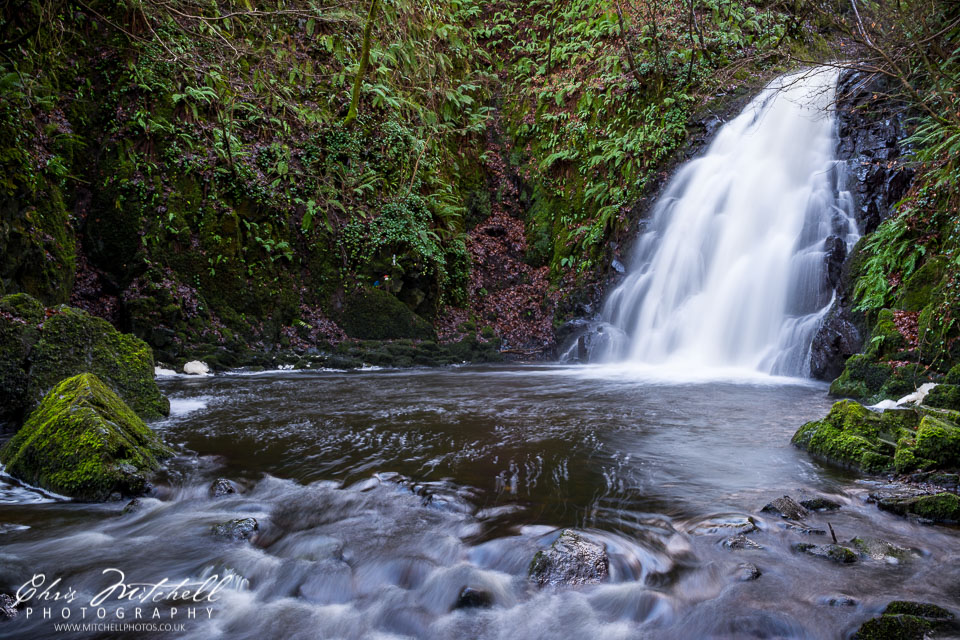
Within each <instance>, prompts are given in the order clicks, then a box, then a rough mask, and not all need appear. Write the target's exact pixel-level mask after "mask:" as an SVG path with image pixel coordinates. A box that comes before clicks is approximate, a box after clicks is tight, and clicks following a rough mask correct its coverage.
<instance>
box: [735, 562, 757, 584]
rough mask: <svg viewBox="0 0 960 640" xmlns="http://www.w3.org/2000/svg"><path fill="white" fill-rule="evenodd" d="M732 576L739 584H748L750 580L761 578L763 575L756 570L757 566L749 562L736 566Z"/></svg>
mask: <svg viewBox="0 0 960 640" xmlns="http://www.w3.org/2000/svg"><path fill="white" fill-rule="evenodd" d="M733 575H734V577H735V578H736V579H737V580H739V581H740V582H750V581H751V580H756V579H757V578H759V577H760V576H762V575H763V573H762V572H761V571H760V569H758V568H757V565H755V564H751V563H749V562H742V563H740V564H738V565H737V568H736V570H735V571H734V573H733Z"/></svg>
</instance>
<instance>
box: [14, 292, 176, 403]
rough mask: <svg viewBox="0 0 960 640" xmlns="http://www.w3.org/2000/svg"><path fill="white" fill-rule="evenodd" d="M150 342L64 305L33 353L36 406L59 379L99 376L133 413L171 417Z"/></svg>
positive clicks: (45, 327)
mask: <svg viewBox="0 0 960 640" xmlns="http://www.w3.org/2000/svg"><path fill="white" fill-rule="evenodd" d="M153 369H154V364H153V352H152V351H151V349H150V347H149V346H148V345H147V343H145V342H143V341H142V340H140V339H139V338H136V337H134V336H132V335H129V334H124V333H120V332H119V331H117V330H116V329H114V328H113V327H112V326H111V325H110V323H109V322H107V321H106V320H103V319H102V318H97V317H95V316H91V315H90V314H88V313H86V312H85V311H81V310H79V309H73V308H70V307H60V308H58V309H57V310H56V313H54V314H53V315H52V316H51V317H50V318H48V319H47V321H46V322H45V323H44V325H43V331H42V333H41V336H40V340H39V341H38V342H37V343H36V344H35V345H34V347H33V351H32V353H31V355H30V383H29V394H30V397H31V400H32V401H34V402H36V401H37V400H39V399H40V398H41V397H43V394H45V393H46V392H47V391H49V390H50V389H51V388H52V387H53V386H54V385H55V384H57V383H58V382H59V381H61V380H63V379H64V378H67V377H69V376H75V375H77V374H80V373H88V372H89V373H94V374H96V375H97V376H99V377H100V378H101V379H102V380H103V381H104V382H106V383H107V384H108V385H110V387H112V388H113V389H114V390H115V391H116V392H117V394H119V395H120V397H121V398H123V400H124V402H126V403H127V404H128V405H130V407H132V408H133V410H134V411H136V412H137V414H139V415H140V416H141V417H142V418H144V419H146V420H149V419H152V418H158V417H160V416H164V415H167V414H169V413H170V402H169V401H168V400H167V399H166V398H165V397H164V396H163V395H162V394H161V393H160V389H159V388H158V387H157V383H156V381H155V380H154V376H153Z"/></svg>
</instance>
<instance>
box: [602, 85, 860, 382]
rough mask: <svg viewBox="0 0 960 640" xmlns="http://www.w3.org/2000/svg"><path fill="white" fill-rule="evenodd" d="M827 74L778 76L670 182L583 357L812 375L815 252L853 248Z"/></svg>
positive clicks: (823, 295) (820, 263) (822, 298)
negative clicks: (830, 245)
mask: <svg viewBox="0 0 960 640" xmlns="http://www.w3.org/2000/svg"><path fill="white" fill-rule="evenodd" d="M836 80H837V71H836V70H824V69H818V70H815V71H808V72H804V73H801V74H796V75H792V76H786V77H783V78H780V79H778V80H776V81H775V82H773V83H772V84H771V85H770V86H768V87H767V88H766V89H765V90H764V91H762V92H761V93H760V94H759V95H758V96H757V97H756V98H755V99H754V100H753V101H752V102H751V103H750V104H749V105H748V106H747V107H746V108H745V109H744V110H743V112H742V113H741V114H740V115H739V116H738V117H737V118H735V119H734V120H732V121H731V122H729V123H728V124H726V125H725V126H723V128H721V129H720V131H719V132H718V134H717V136H716V138H715V140H714V141H713V142H712V143H711V144H710V146H709V148H708V149H707V150H706V152H705V153H704V154H703V155H702V157H700V158H697V159H695V160H693V161H691V162H689V163H687V164H686V165H684V166H683V167H682V168H681V169H680V170H679V171H678V172H677V174H676V175H675V176H674V178H673V179H672V181H671V183H670V184H669V185H668V187H667V189H666V191H665V192H664V194H663V196H662V197H661V198H660V199H659V200H658V201H657V203H656V205H655V206H654V208H653V211H652V212H651V216H650V220H649V222H648V225H647V227H646V228H645V229H644V231H643V233H642V235H641V236H640V238H639V240H638V246H637V247H636V248H635V251H634V260H633V264H632V267H631V269H630V272H629V273H628V275H627V277H626V278H625V279H624V281H623V282H622V283H621V284H620V286H619V287H617V289H616V290H615V291H613V293H612V294H611V295H610V296H609V298H608V299H607V301H606V304H605V305H604V308H603V318H602V319H603V323H601V324H600V325H599V326H597V327H596V328H595V330H594V332H592V333H591V335H590V338H591V342H592V343H593V345H592V346H593V349H592V350H591V351H592V352H591V354H590V357H591V360H593V361H610V360H624V359H625V360H630V361H633V362H645V363H653V364H658V365H661V366H668V367H679V368H685V369H688V370H689V369H691V368H703V367H742V368H746V369H752V370H758V371H764V372H769V373H773V374H779V375H794V376H806V375H809V348H810V343H811V341H812V340H813V336H814V334H815V333H816V330H817V328H818V326H819V323H820V320H821V318H822V316H823V315H824V314H825V313H826V311H827V309H828V308H829V306H830V303H831V302H832V286H831V285H830V284H829V283H828V280H827V277H826V267H825V264H826V261H825V253H826V249H825V246H826V242H827V239H828V238H830V237H831V236H834V237H836V238H839V239H840V240H842V241H844V242H846V243H847V245H848V248H849V247H850V246H852V245H853V243H854V242H855V241H856V239H857V232H856V225H855V223H854V221H853V219H852V217H851V214H852V201H851V197H850V194H849V193H848V192H847V191H846V190H845V188H844V186H845V173H844V164H843V163H842V162H838V161H837V160H836V159H835V157H834V153H835V150H836V147H837V138H836V133H835V126H836V125H835V118H834V115H833V111H832V109H831V103H832V101H833V97H834V90H835V85H836Z"/></svg>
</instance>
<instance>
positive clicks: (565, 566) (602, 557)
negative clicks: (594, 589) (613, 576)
mask: <svg viewBox="0 0 960 640" xmlns="http://www.w3.org/2000/svg"><path fill="white" fill-rule="evenodd" d="M609 567H610V559H609V557H608V556H607V549H606V547H605V546H604V545H602V544H598V543H596V542H593V541H591V540H587V539H586V538H584V537H583V536H581V535H580V534H579V533H577V532H575V531H571V530H570V529H565V530H564V531H563V533H561V534H560V537H558V538H557V539H556V540H555V541H554V543H553V544H552V545H550V548H549V549H546V550H543V551H538V552H537V554H536V555H535V556H534V557H533V560H532V561H531V562H530V569H529V571H528V574H529V576H530V578H531V579H532V580H533V581H534V582H536V583H537V585H538V586H540V587H543V586H545V585H550V586H557V585H568V586H574V585H581V584H597V583H599V582H602V581H604V580H606V578H607V576H608V574H609Z"/></svg>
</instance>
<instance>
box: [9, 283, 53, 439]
mask: <svg viewBox="0 0 960 640" xmlns="http://www.w3.org/2000/svg"><path fill="white" fill-rule="evenodd" d="M43 320H44V307H43V305H42V304H40V303H39V302H38V301H37V300H35V299H34V298H32V297H30V296H28V295H26V294H23V293H18V294H14V295H10V296H6V297H4V298H0V424H3V423H8V422H11V423H12V422H16V421H17V420H18V419H19V417H20V416H22V415H23V413H24V412H25V411H26V410H27V408H28V407H29V406H30V399H29V395H28V387H29V374H28V372H27V369H28V364H27V359H28V357H29V356H30V350H31V349H32V348H33V345H34V344H36V342H37V340H39V339H40V325H41V324H42V323H43Z"/></svg>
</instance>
